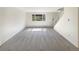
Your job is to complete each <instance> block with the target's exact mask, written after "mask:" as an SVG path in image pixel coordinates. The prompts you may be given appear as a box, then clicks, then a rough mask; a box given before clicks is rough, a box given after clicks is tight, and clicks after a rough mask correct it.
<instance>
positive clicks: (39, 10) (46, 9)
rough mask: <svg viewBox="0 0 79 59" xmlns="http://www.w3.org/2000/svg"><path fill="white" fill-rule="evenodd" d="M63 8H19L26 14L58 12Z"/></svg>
mask: <svg viewBox="0 0 79 59" xmlns="http://www.w3.org/2000/svg"><path fill="white" fill-rule="evenodd" d="M59 8H61V7H19V9H20V10H22V11H24V12H57V10H58V9H59Z"/></svg>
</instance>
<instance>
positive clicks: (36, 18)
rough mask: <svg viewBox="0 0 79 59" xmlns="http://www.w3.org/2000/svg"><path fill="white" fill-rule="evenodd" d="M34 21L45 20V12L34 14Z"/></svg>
mask: <svg viewBox="0 0 79 59" xmlns="http://www.w3.org/2000/svg"><path fill="white" fill-rule="evenodd" d="M32 21H45V14H32Z"/></svg>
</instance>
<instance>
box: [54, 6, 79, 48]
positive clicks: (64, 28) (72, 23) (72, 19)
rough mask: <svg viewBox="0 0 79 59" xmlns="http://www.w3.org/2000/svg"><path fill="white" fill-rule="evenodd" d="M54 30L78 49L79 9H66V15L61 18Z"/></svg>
mask: <svg viewBox="0 0 79 59" xmlns="http://www.w3.org/2000/svg"><path fill="white" fill-rule="evenodd" d="M68 19H69V21H68ZM54 29H55V30H56V31H57V32H59V33H60V34H61V35H62V36H64V37H65V38H66V39H67V40H68V41H69V42H71V43H72V44H73V45H75V46H76V47H78V8H76V7H67V8H64V15H63V16H62V17H61V18H60V20H59V22H58V23H57V24H56V25H55V27H54Z"/></svg>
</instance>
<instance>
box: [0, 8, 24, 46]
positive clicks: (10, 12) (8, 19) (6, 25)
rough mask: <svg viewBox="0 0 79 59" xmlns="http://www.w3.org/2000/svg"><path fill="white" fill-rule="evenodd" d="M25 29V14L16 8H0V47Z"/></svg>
mask: <svg viewBox="0 0 79 59" xmlns="http://www.w3.org/2000/svg"><path fill="white" fill-rule="evenodd" d="M24 27H25V12H23V11H21V10H19V9H18V8H10V7H9V8H0V45H1V44H3V43H4V42H5V41H7V40H8V39H10V38H11V37H12V36H14V35H15V34H16V33H18V32H19V31H21V30H22V29H23V28H24Z"/></svg>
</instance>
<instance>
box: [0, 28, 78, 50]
mask: <svg viewBox="0 0 79 59" xmlns="http://www.w3.org/2000/svg"><path fill="white" fill-rule="evenodd" d="M77 50H79V49H78V48H76V47H75V46H74V45H72V44H71V43H70V42H68V41H67V40H66V39H65V38H64V37H62V36H61V35H60V34H58V33H57V32H56V31H55V30H54V29H52V28H26V29H24V30H23V31H21V32H19V33H18V34H16V35H15V36H14V37H12V38H11V39H10V40H8V41H7V42H5V43H4V44H3V45H2V46H0V51H77Z"/></svg>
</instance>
